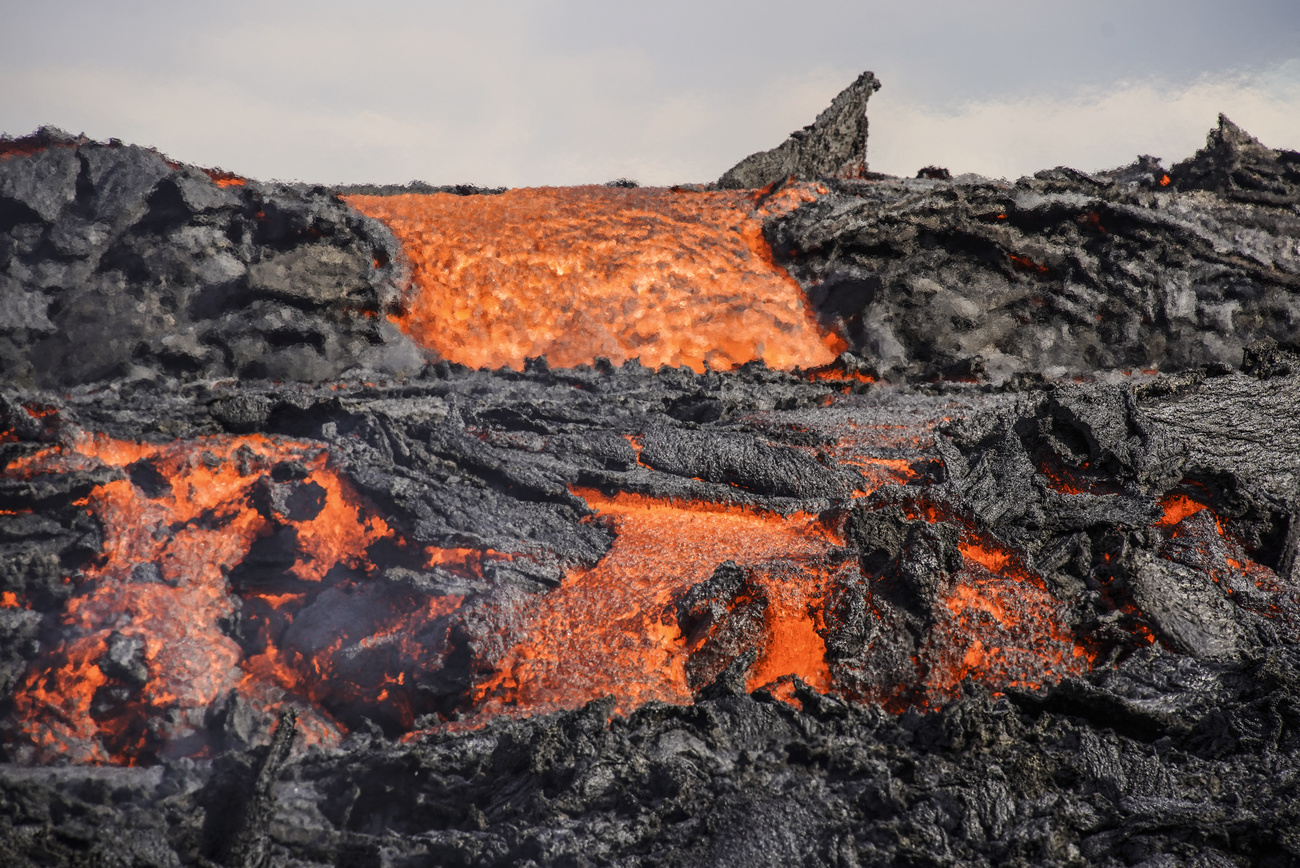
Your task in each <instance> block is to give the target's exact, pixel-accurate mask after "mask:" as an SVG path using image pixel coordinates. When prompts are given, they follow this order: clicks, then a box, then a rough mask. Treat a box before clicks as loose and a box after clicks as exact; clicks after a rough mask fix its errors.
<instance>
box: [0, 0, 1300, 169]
mask: <svg viewBox="0 0 1300 868" xmlns="http://www.w3.org/2000/svg"><path fill="white" fill-rule="evenodd" d="M0 22H2V24H0V131H4V132H7V133H10V134H13V135H19V134H24V133H27V132H30V131H31V130H33V129H35V128H36V127H37V126H38V125H40V124H45V123H50V124H55V125H57V126H61V127H64V128H65V129H68V130H70V131H72V132H85V133H86V134H87V135H90V136H92V137H95V138H108V137H111V136H115V137H118V138H121V139H124V140H126V141H130V142H135V143H138V144H145V145H151V146H154V147H156V148H158V149H160V150H162V151H164V152H165V153H167V154H168V155H170V156H171V157H173V158H175V159H179V160H184V161H187V162H194V163H199V164H201V165H207V166H220V167H222V168H225V169H228V170H231V171H236V172H240V173H242V174H245V175H250V176H253V177H258V178H264V179H266V178H282V179H298V180H306V181H317V182H325V183H331V182H348V181H376V182H399V183H400V182H406V181H409V180H411V179H413V178H419V179H422V180H426V181H429V182H431V183H461V182H470V183H479V184H505V185H511V186H521V185H538V184H572V183H583V182H601V181H606V180H610V179H613V178H616V177H631V178H635V179H637V180H639V181H641V182H642V183H661V184H666V183H676V182H687V181H706V180H711V179H714V178H716V177H717V176H718V175H720V174H721V173H722V172H723V171H724V170H726V169H727V168H728V167H730V166H731V165H732V164H733V163H735V162H736V161H737V160H739V159H740V158H741V157H743V156H745V155H746V154H749V153H751V152H753V151H756V150H761V149H765V148H769V147H773V146H775V145H777V144H779V143H780V142H781V141H782V140H783V139H784V138H785V136H786V135H788V134H789V132H790V131H791V130H793V129H796V128H798V127H800V126H802V125H803V124H806V123H810V122H811V121H812V119H813V118H814V117H815V116H816V114H817V112H819V111H820V110H821V109H822V108H824V107H825V106H826V105H827V104H828V103H829V102H830V100H831V98H832V97H834V96H835V94H836V93H837V92H839V90H841V89H842V88H843V87H844V86H845V85H847V84H848V83H849V82H851V81H852V80H853V79H854V78H855V77H856V76H857V74H858V73H859V72H861V71H862V70H864V69H870V70H873V71H874V72H875V73H876V76H877V77H878V78H879V79H880V80H881V81H882V82H883V83H884V87H883V88H882V89H881V91H880V92H879V93H877V94H876V95H875V96H874V97H873V98H872V100H871V103H870V108H869V115H870V118H871V135H870V145H869V154H868V157H869V161H870V164H871V168H872V170H874V171H881V172H889V173H893V174H906V175H912V174H915V172H916V170H917V169H918V168H920V167H921V166H923V165H927V164H931V163H936V164H939V165H943V166H947V167H948V168H950V169H951V170H952V171H953V172H954V173H957V172H966V171H974V172H979V173H981V174H986V175H992V176H1005V177H1009V178H1014V177H1017V176H1019V175H1021V174H1025V173H1029V172H1032V171H1034V170H1036V169H1041V168H1047V167H1051V166H1055V165H1060V164H1066V165H1072V166H1076V167H1078V168H1081V169H1100V168H1107V167H1111V166H1115V165H1119V164H1122V163H1126V162H1129V161H1131V160H1132V159H1133V157H1134V156H1136V155H1137V154H1139V153H1150V154H1154V155H1156V156H1160V157H1163V158H1165V160H1166V162H1167V163H1168V162H1173V161H1176V160H1178V159H1181V158H1183V157H1186V156H1188V155H1189V154H1190V153H1191V152H1192V151H1194V150H1195V149H1196V148H1197V147H1199V146H1200V145H1201V144H1202V143H1203V141H1204V136H1205V133H1206V131H1207V130H1208V129H1209V128H1210V127H1211V126H1212V125H1213V124H1214V123H1215V119H1216V116H1217V113H1218V112H1220V111H1222V112H1224V113H1226V114H1227V115H1228V116H1229V117H1231V118H1232V119H1233V120H1234V121H1236V122H1237V123H1238V124H1240V125H1241V126H1243V127H1245V128H1246V129H1247V130H1248V131H1249V132H1251V133H1253V134H1254V135H1256V136H1257V137H1259V138H1260V139H1261V140H1263V141H1264V143H1265V144H1268V145H1271V146H1273V147H1286V148H1293V149H1300V0H1237V2H1235V3H1228V2H1226V0H1176V2H1174V0H1090V2H1086V3H1085V2H1069V3H1065V2H1050V0H930V2H922V0H912V2H906V3H901V2H900V3H881V2H873V0H782V2H773V0H743V2H731V0H725V2H708V0H694V2H678V0H658V2H645V0H641V2H619V0H571V2H564V0H553V2H533V0H502V2H490V0H482V2H476V3H470V2H400V0H388V2H370V3H366V4H361V3H342V2H330V0H313V2H309V3H308V2H274V0H261V2H208V3H192V2H174V0H173V2H167V3H163V2H149V0H140V2H130V0H117V2H114V3H103V2H85V0H83V2H58V0H42V2H31V0H0Z"/></svg>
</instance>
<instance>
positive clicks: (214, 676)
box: [6, 435, 451, 763]
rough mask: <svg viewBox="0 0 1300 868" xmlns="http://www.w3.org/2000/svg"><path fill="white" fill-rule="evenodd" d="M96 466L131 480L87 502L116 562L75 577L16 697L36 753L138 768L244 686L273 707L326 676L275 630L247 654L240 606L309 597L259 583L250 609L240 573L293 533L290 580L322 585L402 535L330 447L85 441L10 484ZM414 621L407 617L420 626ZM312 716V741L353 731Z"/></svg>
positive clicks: (182, 744)
mask: <svg viewBox="0 0 1300 868" xmlns="http://www.w3.org/2000/svg"><path fill="white" fill-rule="evenodd" d="M93 468H116V469H119V470H121V471H122V476H121V477H120V478H117V479H114V480H112V481H109V482H105V483H103V484H100V485H97V486H95V488H94V489H93V490H92V491H91V493H90V494H89V495H88V496H87V497H86V498H85V499H84V500H83V501H80V503H82V504H83V505H84V507H85V509H86V512H87V514H89V515H93V516H95V517H96V518H97V519H98V521H99V523H100V524H101V526H102V527H103V535H104V538H103V547H102V554H101V556H100V557H99V558H98V559H97V560H96V561H95V562H94V563H93V564H92V565H91V566H89V567H88V568H86V569H84V570H83V571H81V572H80V573H79V574H78V575H76V576H74V577H73V578H72V581H73V583H74V585H75V590H74V593H73V596H72V597H71V599H69V601H68V603H67V605H66V608H65V610H64V612H63V614H62V627H63V636H64V639H63V641H62V643H61V644H59V645H58V646H57V647H55V648H53V649H51V650H50V651H49V652H47V653H46V654H45V655H44V656H43V657H42V658H41V659H38V660H37V661H35V662H34V663H33V665H32V666H31V668H30V670H29V673H28V675H27V677H26V679H25V681H24V682H23V684H22V685H21V686H20V687H19V689H18V691H17V697H16V716H17V719H18V721H19V723H18V726H17V733H16V735H17V737H18V741H20V742H22V743H26V745H27V746H28V750H29V751H30V752H32V753H33V754H34V758H36V759H38V760H41V761H47V760H51V759H54V758H61V759H65V760H72V761H75V762H118V763H133V762H136V761H139V760H141V759H150V758H153V757H156V756H158V755H159V754H160V753H164V754H165V753H169V752H170V753H173V754H184V753H192V752H194V751H195V750H200V749H202V748H203V747H204V745H203V739H202V738H201V737H200V736H198V735H196V733H197V731H198V730H199V729H200V728H201V727H202V726H203V725H204V720H203V718H204V714H205V712H206V711H207V710H208V709H209V707H210V706H211V705H212V704H213V703H214V701H215V700H217V699H218V697H219V696H220V695H222V694H224V693H226V692H228V691H229V690H230V689H231V688H233V687H235V686H236V684H238V685H239V686H240V688H241V692H242V693H243V694H244V698H245V699H252V700H254V702H255V704H256V701H257V700H258V699H262V700H265V701H266V703H267V705H269V706H273V705H275V704H278V703H279V702H282V701H285V700H286V699H287V698H288V697H286V695H285V691H286V690H288V691H293V690H295V689H296V688H299V687H300V686H302V685H303V684H304V683H306V682H307V681H308V679H310V678H315V677H319V676H320V675H321V674H322V673H321V666H320V663H319V661H315V660H312V659H310V658H309V656H308V655H304V654H302V653H301V652H300V650H298V649H291V650H290V651H288V652H283V651H281V649H279V648H277V647H276V646H275V644H274V643H275V641H276V640H278V638H279V636H278V635H265V636H263V637H262V638H261V641H260V644H261V645H262V646H263V647H264V650H263V651H262V652H261V653H258V654H254V655H252V656H251V657H246V654H245V649H244V648H243V647H241V645H240V643H239V642H237V641H236V640H235V638H234V637H232V636H231V635H230V634H229V630H228V629H226V628H223V625H228V624H229V623H231V622H232V621H233V620H234V619H236V618H237V617H239V616H240V611H241V609H245V611H244V615H243V616H244V617H246V618H248V619H249V620H250V622H251V623H254V624H255V623H257V617H256V616H257V613H258V610H259V608H258V603H259V601H261V602H262V603H263V604H264V606H265V607H269V608H279V607H281V606H284V605H285V603H286V602H288V603H294V602H299V603H300V602H302V601H303V600H305V599H306V597H307V596H308V593H306V592H303V593H299V594H287V595H275V594H272V593H268V592H266V591H264V590H262V589H260V588H257V587H253V588H249V589H245V595H244V599H243V601H242V604H241V600H240V599H239V597H237V596H236V594H235V593H232V589H231V587H230V582H229V580H228V576H229V575H230V573H231V571H232V570H233V569H234V568H236V567H238V566H239V565H240V564H241V563H243V562H244V561H245V560H246V559H247V558H248V556H249V553H250V551H251V550H252V549H253V547H254V546H255V545H256V544H258V542H259V541H264V540H266V539H268V538H270V537H272V536H277V535H278V536H279V537H287V538H291V539H292V542H293V555H294V557H293V559H292V560H288V559H287V558H286V559H285V561H284V563H283V565H282V566H283V572H282V576H283V581H286V582H297V583H299V585H301V586H304V587H306V588H308V589H309V588H310V587H311V586H312V585H319V584H320V583H321V582H322V580H323V579H324V578H325V576H326V575H327V574H328V573H330V571H331V570H332V569H334V568H335V567H336V566H337V567H342V568H344V569H345V570H348V571H354V572H355V571H360V572H364V571H366V570H368V569H371V568H372V567H371V562H370V557H369V555H368V549H369V547H370V546H371V545H372V544H374V543H375V542H377V541H379V540H381V539H384V538H388V537H391V536H392V531H391V529H390V528H389V527H388V526H387V525H386V524H385V523H384V521H383V520H382V519H380V518H378V517H374V516H370V515H367V514H365V510H364V507H363V505H362V504H361V502H360V500H359V498H358V497H357V495H356V494H355V492H354V491H353V490H352V488H351V486H350V485H349V484H348V483H347V482H346V481H345V480H343V479H342V478H341V477H340V476H339V475H338V474H337V473H336V472H335V471H334V470H332V469H331V468H329V467H328V466H327V464H326V453H325V451H324V450H323V449H321V448H320V447H319V446H317V445H314V444H307V443H298V442H294V441H288V440H282V439H271V438H266V437H262V436H260V435H250V436H246V437H205V438H198V439H195V440H186V441H175V442H172V443H168V444H164V445H158V444H147V443H132V442H124V441H118V440H112V439H108V438H102V437H83V438H81V439H79V440H77V441H76V442H75V444H74V445H72V446H71V447H69V448H63V447H53V448H50V449H46V450H44V451H42V452H39V453H37V454H35V455H33V456H30V457H28V458H26V459H20V460H19V461H15V462H13V463H12V464H11V465H10V467H9V468H8V470H7V472H6V475H7V476H11V477H18V478H34V477H37V476H39V475H42V474H46V473H58V472H66V471H69V470H76V469H93ZM276 486H280V487H281V488H282V489H284V490H282V491H280V492H275V491H273V490H272V489H274V488H275V487H276ZM15 602H16V601H15ZM429 605H430V606H431V607H433V608H437V607H438V606H441V607H443V608H446V607H447V606H448V605H451V604H449V603H447V602H445V601H437V600H435V601H433V602H432V603H430V604H429ZM249 606H251V608H246V607H249ZM289 608H292V607H289ZM437 614H439V613H437V612H426V613H424V615H425V616H429V617H434V616H436V615H437ZM292 617H293V615H292V612H290V613H288V614H286V615H285V618H286V619H287V620H292ZM412 617H413V615H412V614H411V613H409V612H400V613H397V614H396V615H395V616H394V619H395V621H396V622H397V623H398V624H404V625H409V622H410V620H411V619H412ZM312 694H313V691H311V690H302V691H300V695H301V696H307V697H311V698H313V699H315V698H318V697H316V696H313V695H312ZM303 714H304V717H305V720H304V725H305V729H306V731H307V733H308V736H309V737H315V739H317V740H330V739H332V738H336V737H337V736H338V734H339V731H340V728H339V727H338V725H337V724H335V723H334V722H333V721H331V720H330V719H329V715H328V714H327V713H325V712H323V711H322V710H320V709H319V708H311V707H307V708H304V709H303ZM300 719H301V718H300Z"/></svg>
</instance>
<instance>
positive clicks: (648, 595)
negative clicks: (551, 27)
mask: <svg viewBox="0 0 1300 868" xmlns="http://www.w3.org/2000/svg"><path fill="white" fill-rule="evenodd" d="M576 493H578V494H579V495H580V496H581V497H583V498H584V499H585V500H586V501H587V502H588V504H589V505H590V506H591V507H592V508H593V509H595V510H596V511H597V512H598V513H599V514H600V515H601V516H608V517H610V518H612V519H613V522H614V526H615V529H616V532H617V534H618V536H617V537H616V539H615V541H614V544H613V547H612V548H611V549H610V550H609V552H608V553H607V554H606V555H605V557H603V558H602V559H601V560H600V561H599V562H598V563H597V564H596V565H595V566H593V567H591V568H589V569H577V570H573V571H571V572H570V573H569V574H568V575H567V576H566V577H565V578H564V581H563V582H562V584H561V585H560V587H558V588H556V589H555V590H554V591H551V592H550V593H548V594H546V595H545V596H543V597H540V598H538V599H537V600H536V601H535V603H534V604H533V605H531V606H530V607H529V609H528V610H527V611H524V612H520V613H519V615H518V618H519V619H521V620H520V623H518V624H516V625H512V627H513V629H512V630H511V632H512V634H513V635H515V636H519V637H526V638H522V639H520V640H518V643H517V644H516V645H514V647H513V648H511V649H510V650H509V651H507V652H506V654H505V655H504V656H503V658H502V659H501V660H500V662H499V663H498V665H497V671H496V672H495V674H493V675H492V676H491V677H490V678H488V679H487V680H486V681H485V682H483V683H482V684H481V685H480V686H479V688H478V691H477V699H478V702H479V712H480V714H481V715H483V716H487V715H492V714H502V713H505V714H537V713H545V712H548V711H555V710H559V709H566V708H576V707H578V706H580V705H582V704H584V703H585V702H587V701H589V700H592V699H598V698H601V697H604V696H606V695H612V696H614V697H615V699H616V708H617V710H618V711H620V712H626V711H630V710H631V709H633V708H635V707H637V706H639V705H642V704H644V703H646V702H649V701H651V700H660V701H664V702H673V703H686V702H689V701H690V700H691V698H692V694H691V691H690V689H689V688H688V686H687V682H686V674H685V669H684V667H685V663H686V658H687V648H686V643H685V639H684V638H683V636H682V634H681V629H680V627H679V626H678V622H677V615H676V610H675V600H676V599H677V598H678V597H679V596H680V595H681V594H683V593H684V592H686V591H687V590H689V589H690V588H691V587H692V586H693V585H695V584H697V583H698V582H702V581H704V580H706V579H708V578H709V576H710V575H711V574H712V573H713V571H714V570H715V569H716V568H717V566H718V565H719V564H720V563H722V562H723V561H727V560H733V561H735V562H737V563H738V564H739V565H741V566H742V567H744V566H752V567H755V568H756V569H757V570H758V572H760V573H762V572H764V571H766V572H769V573H770V576H769V577H768V578H767V580H766V581H765V586H766V589H767V591H768V594H769V597H770V599H771V604H770V605H769V608H768V613H767V625H766V626H767V633H768V636H767V640H766V642H765V644H764V647H763V648H762V650H761V652H760V658H759V660H758V661H757V662H756V664H755V666H754V667H753V672H751V677H750V682H751V683H752V686H754V687H757V686H760V685H761V684H763V683H766V682H767V681H771V680H773V679H775V678H777V677H778V676H780V675H786V674H796V675H799V676H800V677H801V678H803V679H804V680H805V681H808V682H809V683H811V684H813V685H815V686H818V687H820V688H821V689H823V690H824V689H826V688H827V687H828V686H829V672H828V671H827V667H826V662H825V660H824V655H825V646H824V645H823V644H822V641H821V637H820V636H818V635H817V634H816V632H815V631H814V624H813V621H812V619H811V616H810V615H809V614H808V605H809V602H810V600H809V597H810V593H809V590H808V589H807V588H806V587H802V586H800V584H799V583H798V581H799V578H800V577H801V576H802V575H803V574H804V573H805V572H807V570H806V569H801V568H806V567H809V566H813V565H815V563H816V562H817V561H818V560H819V559H820V558H822V557H823V556H824V555H825V553H826V551H827V549H828V548H829V547H830V546H832V545H834V540H833V539H832V538H831V535H830V531H828V530H827V529H825V528H823V527H822V526H821V525H820V524H819V523H818V521H817V519H816V517H814V516H810V515H803V514H796V515H793V516H790V517H782V516H778V515H773V514H769V513H762V512H756V511H747V510H743V509H734V508H727V507H725V506H722V505H718V504H695V503H672V502H667V501H661V500H654V499H652V498H646V497H635V496H630V497H629V496H627V495H619V496H616V497H607V496H605V495H602V494H600V493H598V492H595V491H589V490H577V491H576ZM773 561H779V562H780V566H781V567H784V569H781V568H778V569H767V570H765V568H766V567H770V566H772V564H771V562H773ZM783 574H785V576H786V580H785V581H783V580H782V575H783Z"/></svg>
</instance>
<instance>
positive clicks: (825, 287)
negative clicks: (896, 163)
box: [766, 121, 1300, 381]
mask: <svg viewBox="0 0 1300 868" xmlns="http://www.w3.org/2000/svg"><path fill="white" fill-rule="evenodd" d="M1293 157H1294V154H1293V152H1289V151H1273V150H1269V149H1267V148H1264V147H1263V146H1261V145H1259V143H1258V142H1256V141H1255V140H1254V139H1251V138H1250V137H1249V136H1246V135H1245V134H1244V133H1242V132H1241V131H1240V130H1238V129H1237V128H1236V127H1233V126H1231V125H1230V124H1228V122H1226V121H1225V122H1224V126H1222V127H1221V128H1220V129H1219V130H1217V131H1216V132H1214V133H1211V135H1210V145H1209V146H1208V147H1207V148H1206V149H1205V150H1202V151H1200V152H1198V154H1197V155H1196V156H1195V157H1193V158H1192V159H1191V160H1189V161H1187V162H1185V163H1181V164H1179V167H1177V168H1176V169H1171V170H1170V171H1169V173H1168V174H1165V172H1164V171H1163V170H1162V169H1161V168H1160V165H1159V163H1158V162H1157V161H1155V160H1154V159H1153V158H1149V157H1143V158H1140V159H1139V160H1138V162H1137V163H1135V164H1133V165H1132V166H1129V167H1125V168H1122V169H1118V170H1115V171H1114V172H1103V173H1099V174H1096V175H1088V174H1085V173H1082V172H1077V171H1074V170H1068V169H1053V170H1050V171H1045V172H1038V173H1037V174H1036V175H1034V176H1033V177H1032V178H1021V179H1020V180H1018V181H1016V182H1015V183H1014V184H1008V183H1006V182H998V181H992V180H989V179H984V178H977V177H974V176H959V177H956V178H953V179H952V180H939V181H936V180H927V179H897V180H892V179H885V180H878V181H870V182H864V181H843V182H839V183H838V184H836V185H835V192H833V193H832V194H831V195H828V196H824V197H821V198H820V199H818V200H817V201H815V202H811V203H809V204H807V205H804V206H802V207H800V208H799V209H797V210H795V211H794V212H792V213H790V214H788V215H787V216H784V217H780V218H776V219H774V220H773V221H771V222H769V224H768V226H767V228H766V232H767V237H768V239H769V241H770V242H771V244H772V248H773V252H774V253H775V255H776V258H777V260H778V261H779V262H781V263H782V264H783V265H784V266H785V267H786V268H787V269H788V270H789V272H790V273H791V274H792V275H793V276H794V277H795V278H796V279H797V280H798V281H799V282H800V284H801V285H802V286H803V287H804V288H805V290H806V291H807V293H808V297H809V300H810V301H811V303H812V305H813V307H814V308H815V309H816V310H818V311H819V316H820V318H821V320H822V321H823V322H824V323H826V324H827V325H828V326H830V327H834V328H836V329H837V330H838V331H839V332H840V333H841V334H842V335H843V336H844V338H845V339H846V340H847V342H848V344H849V347H850V349H851V350H852V351H853V352H854V353H856V354H857V355H859V356H860V357H862V358H863V359H865V360H867V361H868V362H869V363H870V364H871V365H872V366H873V367H874V368H875V370H876V372H877V373H879V374H881V375H883V376H886V377H889V378H891V379H908V380H913V381H916V380H954V379H956V380H960V379H972V378H973V379H977V380H980V379H986V378H991V379H993V380H994V381H1002V380H1005V379H1007V378H1012V377H1016V376H1024V375H1034V376H1038V375H1043V376H1048V377H1060V376H1065V375H1070V374H1081V373H1085V372H1092V371H1099V370H1121V369H1127V370H1139V369H1148V368H1159V369H1160V370H1193V369H1196V368H1198V367H1201V366H1205V365H1211V366H1218V367H1220V368H1222V367H1224V366H1233V367H1235V366H1236V365H1238V364H1239V363H1240V362H1241V358H1242V352H1243V349H1244V348H1245V347H1246V346H1247V345H1249V344H1251V343H1253V342H1255V341H1260V340H1274V341H1277V342H1281V343H1285V342H1287V341H1291V340H1294V337H1295V334H1296V327H1295V322H1296V312H1295V311H1296V308H1295V298H1296V293H1297V292H1298V291H1300V249H1297V247H1296V245H1295V243H1294V239H1295V238H1297V237H1300V216H1297V214H1296V212H1295V210H1294V209H1293V208H1290V207H1282V206H1285V205H1286V204H1287V203H1289V202H1294V201H1295V200H1296V199H1295V197H1297V196H1300V176H1297V175H1296V174H1295V172H1294V165H1295V160H1294V159H1293ZM1170 178H1172V179H1173V180H1172V182H1171V181H1170V180H1169V179H1170ZM1252 179H1253V180H1252ZM1162 180H1163V181H1164V185H1163V186H1162ZM1209 190H1213V191H1214V193H1212V194H1211V193H1209V192H1207V191H1209ZM1261 191H1265V192H1261ZM1261 197H1263V198H1261Z"/></svg>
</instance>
